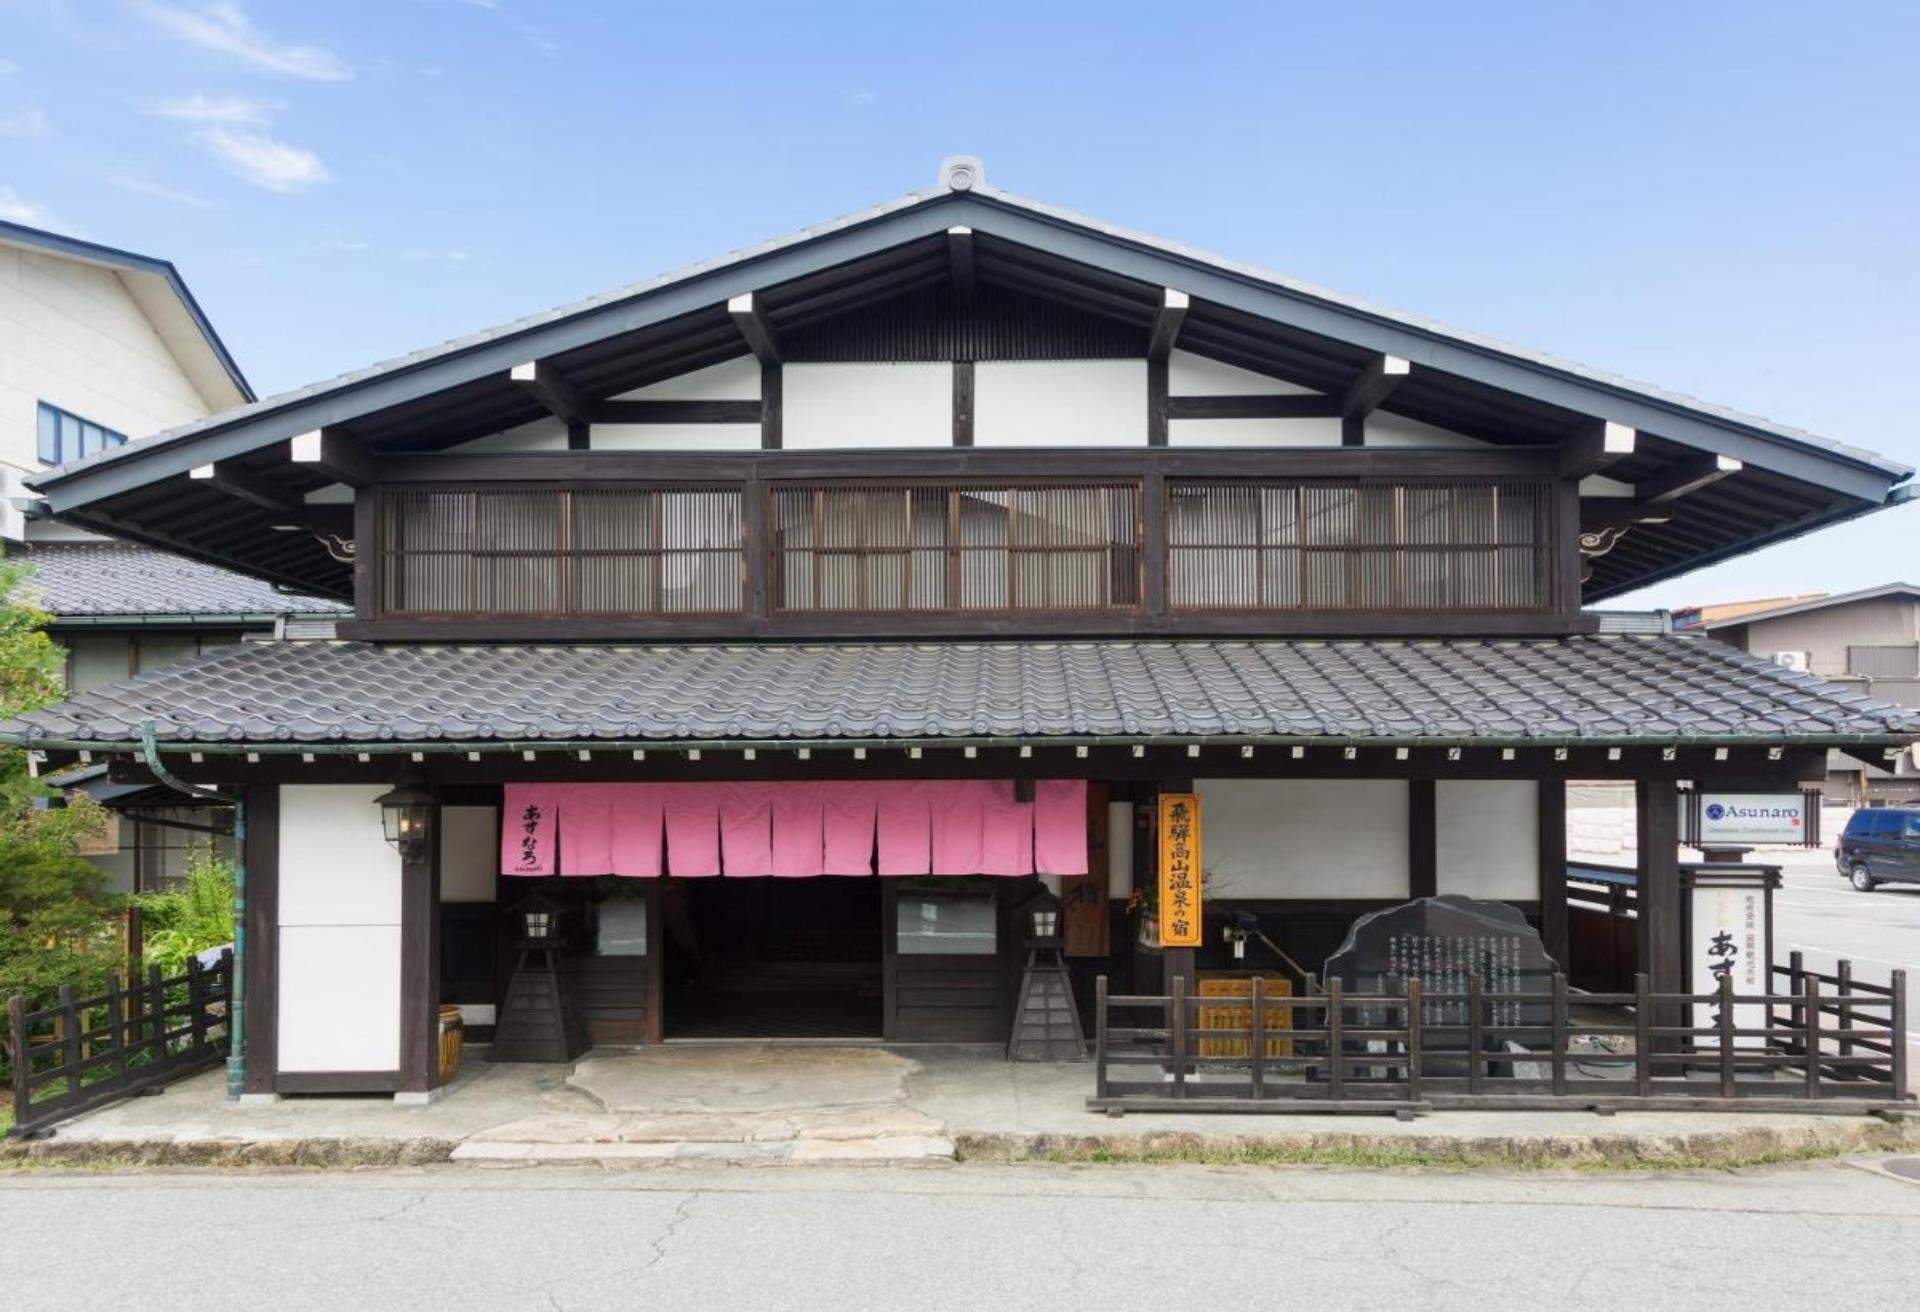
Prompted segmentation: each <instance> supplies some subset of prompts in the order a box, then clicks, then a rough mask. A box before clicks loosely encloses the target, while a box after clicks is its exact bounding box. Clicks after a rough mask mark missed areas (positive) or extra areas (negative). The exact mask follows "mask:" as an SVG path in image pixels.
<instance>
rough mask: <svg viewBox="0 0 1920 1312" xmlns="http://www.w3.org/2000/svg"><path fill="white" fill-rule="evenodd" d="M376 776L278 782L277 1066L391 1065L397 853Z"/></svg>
mask: <svg viewBox="0 0 1920 1312" xmlns="http://www.w3.org/2000/svg"><path fill="white" fill-rule="evenodd" d="M384 791H385V789H384V788H383V787H382V786H381V785H378V784H291V785H287V786H285V787H283V788H282V789H281V790H280V945H279V946H280V953H279V956H280V979H279V986H280V1012H279V1017H278V1022H279V1024H278V1029H279V1048H280V1051H279V1064H280V1069H281V1070H283V1071H298V1072H309V1071H393V1070H398V1069H399V1067H400V856H399V854H398V853H397V852H395V851H394V850H393V848H392V847H391V846H389V845H388V843H387V841H386V838H385V836H384V835H383V834H382V832H381V827H380V808H379V807H378V806H377V805H375V804H374V798H376V797H378V796H379V795H380V794H381V793H382V792H384Z"/></svg>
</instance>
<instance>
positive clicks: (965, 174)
mask: <svg viewBox="0 0 1920 1312" xmlns="http://www.w3.org/2000/svg"><path fill="white" fill-rule="evenodd" d="M940 185H941V186H942V187H944V188H946V189H947V190H948V191H972V190H973V189H974V188H975V187H984V186H986V185H987V166H986V165H985V164H983V163H981V162H980V157H979V156H978V155H949V156H947V157H946V158H945V159H943V160H941V161H940Z"/></svg>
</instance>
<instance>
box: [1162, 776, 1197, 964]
mask: <svg viewBox="0 0 1920 1312" xmlns="http://www.w3.org/2000/svg"><path fill="white" fill-rule="evenodd" d="M1200 909H1201V908H1200V798H1199V797H1198V796H1196V795H1195V794H1193V793H1162V794H1160V905H1159V915H1160V946H1161V947H1163V948H1197V947H1199V946H1200Z"/></svg>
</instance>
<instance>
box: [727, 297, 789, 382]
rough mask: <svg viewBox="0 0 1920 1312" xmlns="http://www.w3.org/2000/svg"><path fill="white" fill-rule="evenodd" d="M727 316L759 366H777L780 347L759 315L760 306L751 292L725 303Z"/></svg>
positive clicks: (771, 330) (762, 317)
mask: <svg viewBox="0 0 1920 1312" xmlns="http://www.w3.org/2000/svg"><path fill="white" fill-rule="evenodd" d="M727 314H728V316H729V317H731V318H732V319H733V326H734V327H735V328H737V329H739V330H740V336H742V337H744V338H745V339H746V342H747V348H748V349H749V350H751V351H752V352H753V354H754V358H755V359H757V360H759V361H760V363H761V364H779V363H780V346H779V343H777V342H776V341H775V340H774V337H773V329H772V327H771V326H769V325H768V323H767V319H766V316H765V315H763V314H762V313H760V304H759V302H758V301H757V300H756V299H755V298H754V294H753V293H752V292H742V293H741V294H740V295H738V296H734V297H730V298H729V299H728V301H727Z"/></svg>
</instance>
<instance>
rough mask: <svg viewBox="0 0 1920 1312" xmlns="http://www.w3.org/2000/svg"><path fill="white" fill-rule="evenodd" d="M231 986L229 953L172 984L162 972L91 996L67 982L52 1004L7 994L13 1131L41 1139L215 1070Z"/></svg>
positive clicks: (115, 980) (112, 984) (116, 979)
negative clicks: (132, 1097) (114, 1105)
mask: <svg viewBox="0 0 1920 1312" xmlns="http://www.w3.org/2000/svg"><path fill="white" fill-rule="evenodd" d="M232 980H233V957H232V955H231V954H227V955H223V956H222V957H221V958H220V961H219V963H218V964H216V965H214V966H211V967H202V966H201V965H200V964H199V962H197V961H191V960H190V961H188V963H187V970H186V973H185V974H183V975H176V976H174V977H173V978H171V979H167V978H163V977H162V976H161V973H160V968H159V967H158V966H155V967H153V968H152V969H151V970H149V971H148V972H147V976H146V978H145V979H144V980H139V979H132V980H127V981H124V982H123V981H122V979H121V977H120V976H119V975H115V976H113V977H112V978H111V979H109V980H108V982H107V988H106V991H105V992H104V993H99V994H95V995H92V996H90V997H82V996H80V993H79V991H78V989H76V988H75V987H74V986H73V985H71V984H68V985H64V986H62V988H61V989H60V994H59V1001H58V1002H56V1003H55V1004H54V1005H53V1006H51V1007H39V1008H30V1007H28V1006H27V1000H26V998H24V997H21V996H18V995H16V996H14V997H12V998H9V999H8V1000H7V1030H8V1044H9V1051H10V1052H11V1053H12V1057H13V1120H14V1125H13V1129H12V1130H11V1131H10V1133H11V1134H12V1135H15V1136H18V1137H21V1138H37V1137H40V1136H42V1135H44V1134H45V1133H47V1132H48V1128H49V1127H50V1126H52V1125H54V1124H55V1123H57V1122H59V1121H63V1120H66V1119H67V1118H68V1117H71V1116H78V1115H79V1114H80V1113H81V1112H85V1111H91V1110H92V1109H93V1108H95V1107H99V1106H101V1105H102V1104H104V1103H108V1102H112V1101H114V1100H115V1099H117V1098H124V1097H126V1096H127V1095H128V1094H132V1093H139V1092H142V1091H144V1090H148V1089H158V1088H159V1087H160V1086H162V1085H164V1084H167V1083H169V1082H171V1081H173V1080H176V1079H179V1078H180V1077H181V1076H183V1075H187V1074H191V1073H192V1072H194V1071H199V1070H204V1069H206V1068H207V1067H209V1066H213V1065H216V1064H218V1062H219V1061H220V1059H221V1057H222V1056H223V1055H224V1053H225V1051H226V1034H227V1003H228V999H229V997H230V996H231V986H232Z"/></svg>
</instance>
